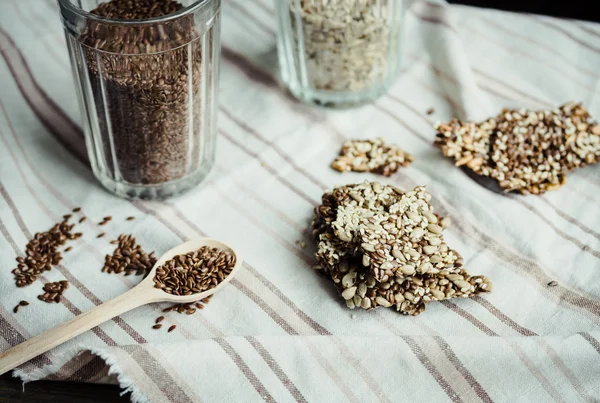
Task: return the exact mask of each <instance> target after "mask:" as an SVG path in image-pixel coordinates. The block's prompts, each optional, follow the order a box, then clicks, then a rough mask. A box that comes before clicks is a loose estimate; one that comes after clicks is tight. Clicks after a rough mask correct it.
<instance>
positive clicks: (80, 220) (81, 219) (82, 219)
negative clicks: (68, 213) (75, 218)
mask: <svg viewBox="0 0 600 403" xmlns="http://www.w3.org/2000/svg"><path fill="white" fill-rule="evenodd" d="M86 219H87V217H81V218H80V219H79V224H81V223H82V222H84V221H85V220H86Z"/></svg>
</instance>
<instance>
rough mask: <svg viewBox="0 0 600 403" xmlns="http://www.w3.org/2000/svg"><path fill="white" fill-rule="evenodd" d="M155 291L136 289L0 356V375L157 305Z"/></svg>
mask: <svg viewBox="0 0 600 403" xmlns="http://www.w3.org/2000/svg"><path fill="white" fill-rule="evenodd" d="M152 295H153V293H152V290H150V292H149V290H148V289H147V287H143V286H142V287H140V286H137V287H134V288H133V289H131V290H129V291H127V292H126V293H124V294H121V295H119V296H118V297H116V298H114V299H112V300H110V301H107V302H105V303H103V304H101V305H98V306H97V307H95V308H93V309H91V310H89V311H87V312H85V313H82V314H81V315H78V316H76V317H75V318H73V319H71V320H69V321H68V322H65V323H63V324H60V325H58V326H56V327H54V328H52V329H50V330H47V331H45V332H44V333H42V334H40V335H38V336H35V337H32V338H30V339H29V340H27V341H25V342H23V343H21V344H19V345H17V346H15V347H13V348H11V349H9V350H7V351H5V352H4V353H0V375H2V374H4V373H5V372H8V371H10V370H11V369H14V368H15V367H17V366H19V365H21V364H23V363H24V362H26V361H29V360H31V359H32V358H35V357H37V356H38V355H40V354H42V353H45V352H46V351H48V350H50V349H52V348H54V347H56V346H58V345H59V344H62V343H64V342H66V341H68V340H70V339H72V338H73V337H75V336H78V335H80V334H81V333H83V332H85V331H87V330H90V329H91V328H93V327H94V326H98V325H100V324H102V323H104V322H106V321H108V320H110V319H112V318H114V317H115V316H118V315H120V314H122V313H125V312H127V311H130V310H131V309H134V308H137V307H138V306H141V305H144V304H146V303H149V302H154V300H155V298H153V297H152Z"/></svg>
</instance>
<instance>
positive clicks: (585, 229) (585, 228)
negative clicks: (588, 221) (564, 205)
mask: <svg viewBox="0 0 600 403" xmlns="http://www.w3.org/2000/svg"><path fill="white" fill-rule="evenodd" d="M536 200H539V201H541V202H542V203H544V204H546V205H548V206H550V208H551V209H552V210H554V212H555V213H556V214H558V215H559V216H561V217H562V218H563V219H565V220H567V221H568V222H570V223H571V224H574V225H576V226H578V227H579V228H580V229H581V230H582V231H583V232H585V233H588V234H590V235H591V236H593V237H594V238H596V239H598V240H600V232H596V231H594V230H593V229H592V228H590V227H588V226H586V225H584V224H583V223H581V222H579V221H578V220H577V219H576V218H573V217H571V216H570V215H569V214H567V213H565V212H564V211H562V210H560V209H559V208H558V207H556V206H555V205H554V204H552V203H551V202H550V200H548V198H547V197H546V196H542V197H538V198H537V199H536Z"/></svg>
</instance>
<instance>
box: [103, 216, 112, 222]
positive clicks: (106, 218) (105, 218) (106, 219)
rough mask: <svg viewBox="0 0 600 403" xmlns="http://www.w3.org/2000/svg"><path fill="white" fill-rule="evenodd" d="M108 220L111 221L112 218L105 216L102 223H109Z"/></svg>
mask: <svg viewBox="0 0 600 403" xmlns="http://www.w3.org/2000/svg"><path fill="white" fill-rule="evenodd" d="M110 220H112V217H111V216H106V217H104V218H103V219H102V221H107V222H108V221H110Z"/></svg>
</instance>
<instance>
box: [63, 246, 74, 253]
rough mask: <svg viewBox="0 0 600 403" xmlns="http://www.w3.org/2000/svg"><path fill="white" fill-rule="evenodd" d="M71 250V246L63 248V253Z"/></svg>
mask: <svg viewBox="0 0 600 403" xmlns="http://www.w3.org/2000/svg"><path fill="white" fill-rule="evenodd" d="M71 249H73V247H72V246H68V247H66V248H65V250H64V252H68V251H70V250H71Z"/></svg>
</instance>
